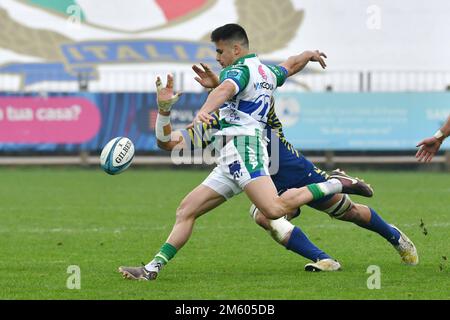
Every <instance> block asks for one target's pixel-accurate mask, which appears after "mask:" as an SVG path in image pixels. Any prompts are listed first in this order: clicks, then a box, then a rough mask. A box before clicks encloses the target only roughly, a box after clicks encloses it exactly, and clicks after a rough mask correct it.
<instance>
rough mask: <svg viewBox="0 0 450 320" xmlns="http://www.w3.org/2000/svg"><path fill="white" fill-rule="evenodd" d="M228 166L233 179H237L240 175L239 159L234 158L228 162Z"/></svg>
mask: <svg viewBox="0 0 450 320" xmlns="http://www.w3.org/2000/svg"><path fill="white" fill-rule="evenodd" d="M228 168H229V169H230V174H231V175H232V176H233V179H235V180H239V178H240V177H242V171H241V164H240V163H239V161H237V160H236V161H234V162H233V163H231V164H229V165H228Z"/></svg>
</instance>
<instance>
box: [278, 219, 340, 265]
mask: <svg viewBox="0 0 450 320" xmlns="http://www.w3.org/2000/svg"><path fill="white" fill-rule="evenodd" d="M286 249H288V250H291V251H293V252H295V253H298V254H299V255H301V256H303V257H305V258H308V259H310V260H312V261H314V262H316V261H317V260H322V259H330V258H331V257H330V256H329V255H327V254H326V253H325V252H323V251H322V250H320V249H319V248H317V247H316V246H315V245H314V244H313V243H312V242H311V241H309V239H308V237H307V236H306V235H305V234H304V233H303V231H302V230H300V228H299V227H295V228H294V230H292V233H291V237H290V238H289V241H288V243H287V244H286Z"/></svg>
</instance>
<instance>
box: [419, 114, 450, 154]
mask: <svg viewBox="0 0 450 320" xmlns="http://www.w3.org/2000/svg"><path fill="white" fill-rule="evenodd" d="M449 135H450V116H449V117H448V118H447V121H446V122H445V124H444V125H443V126H442V128H440V129H439V130H438V131H436V133H435V134H434V136H432V137H430V138H426V139H424V140H422V141H420V142H419V143H418V144H417V146H416V147H420V148H419V150H418V151H417V153H416V158H417V160H418V161H419V162H421V161H422V160H423V161H424V162H430V161H431V160H432V159H433V157H434V155H435V154H436V153H437V152H438V151H439V148H440V147H441V145H442V142H443V141H444V140H445V138H447V137H448V136H449Z"/></svg>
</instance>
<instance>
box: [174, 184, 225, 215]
mask: <svg viewBox="0 0 450 320" xmlns="http://www.w3.org/2000/svg"><path fill="white" fill-rule="evenodd" d="M225 201H226V199H225V198H224V197H223V196H222V195H221V194H219V193H217V192H216V191H214V190H213V189H211V188H210V187H208V186H205V185H203V184H200V185H199V186H197V187H196V188H195V189H194V190H192V191H191V192H190V193H189V194H188V195H187V196H186V197H185V198H184V199H183V200H182V201H181V203H180V206H179V207H178V209H177V216H179V217H180V218H186V217H194V218H198V217H200V216H201V215H203V214H205V213H206V212H208V211H210V210H212V209H214V208H216V207H217V206H219V205H220V204H222V203H223V202H225Z"/></svg>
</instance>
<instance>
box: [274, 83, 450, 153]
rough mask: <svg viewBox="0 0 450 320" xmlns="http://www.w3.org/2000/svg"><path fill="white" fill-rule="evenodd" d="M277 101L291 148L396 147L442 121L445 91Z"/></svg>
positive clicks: (297, 96) (447, 101)
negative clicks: (292, 146)
mask: <svg viewBox="0 0 450 320" xmlns="http://www.w3.org/2000/svg"><path fill="white" fill-rule="evenodd" d="M276 106H277V107H276V108H277V109H276V110H277V114H278V116H279V117H280V119H281V122H282V123H283V125H284V128H285V130H284V131H285V135H286V137H287V139H288V140H289V141H290V142H291V143H292V144H293V145H294V146H295V147H296V148H299V149H302V150H368V151H369V150H386V151H388V150H398V151H401V150H412V149H416V147H415V146H416V144H417V143H418V142H419V141H420V140H422V139H424V138H426V137H430V136H432V135H433V134H434V133H435V132H436V130H437V129H439V128H440V127H441V126H442V124H443V123H444V122H445V120H446V119H447V117H448V116H449V115H450V93H446V92H442V93H277V94H276ZM442 148H443V149H450V143H449V142H448V141H446V142H444V144H443V146H442Z"/></svg>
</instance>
